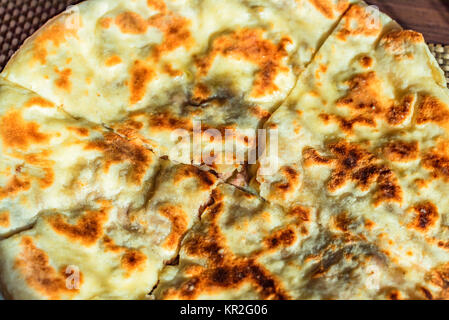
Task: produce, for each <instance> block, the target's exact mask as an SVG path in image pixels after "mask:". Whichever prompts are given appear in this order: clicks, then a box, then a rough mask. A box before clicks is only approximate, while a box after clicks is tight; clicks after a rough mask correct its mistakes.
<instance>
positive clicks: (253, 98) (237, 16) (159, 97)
mask: <svg viewBox="0 0 449 320" xmlns="http://www.w3.org/2000/svg"><path fill="white" fill-rule="evenodd" d="M349 3H350V1H346V0H326V1H316V0H307V1H306V0H303V1H296V0H295V1H294V0H283V1H257V0H251V1H241V0H230V1H218V0H202V1H181V2H180V1H172V0H166V1H162V0H150V1H147V0H138V1H124V0H122V1H110V0H91V1H87V2H85V3H82V4H80V5H79V6H76V7H74V8H72V9H71V10H70V11H68V12H66V13H64V14H62V15H61V16H59V17H57V18H55V19H54V20H52V21H51V22H50V23H49V24H47V25H46V26H45V27H44V28H43V29H41V30H40V31H39V32H38V33H37V34H36V35H35V36H33V37H32V38H31V39H30V40H28V41H27V43H26V44H25V45H24V46H23V47H22V49H21V50H20V52H19V53H17V54H16V56H15V57H14V58H13V59H12V61H11V62H10V63H9V64H8V66H7V67H6V68H5V71H4V72H3V75H4V76H5V77H6V78H8V79H9V80H11V81H13V82H16V83H19V84H21V85H23V86H25V87H27V88H29V89H32V90H34V91H36V92H38V93H39V94H40V95H42V96H43V97H46V98H47V99H49V100H51V101H54V102H55V103H57V104H58V105H61V106H62V107H63V109H64V110H65V111H67V112H68V113H70V114H71V115H73V116H76V117H81V118H85V119H88V120H91V121H93V122H96V123H105V124H107V125H108V126H109V127H111V128H114V130H116V131H117V132H119V133H120V134H122V135H124V136H126V137H128V138H139V139H141V140H142V141H143V142H144V143H145V144H146V145H147V146H149V147H150V148H151V149H152V150H153V151H154V152H155V153H156V154H157V155H159V156H170V157H171V158H172V159H173V160H176V161H178V162H183V163H188V164H190V163H191V162H192V161H193V162H198V163H200V164H201V163H205V164H207V165H210V166H211V167H213V168H214V169H216V170H217V171H219V172H220V173H224V174H229V173H230V172H232V171H233V170H235V169H236V168H239V167H240V164H241V163H240V162H244V161H245V160H248V159H247V154H246V153H247V152H248V150H250V149H252V148H253V147H254V146H255V141H254V136H255V131H256V129H258V128H259V127H261V125H262V123H263V121H265V120H266V119H267V118H268V117H269V116H270V114H271V112H272V111H273V110H274V109H275V108H276V107H277V106H278V105H279V104H280V103H281V102H282V101H283V100H284V99H285V98H286V96H287V95H288V93H289V92H290V90H291V89H292V87H293V85H294V84H295V81H296V78H297V75H298V74H299V73H300V72H302V70H303V69H304V67H305V65H306V64H307V63H308V62H309V61H310V59H311V57H312V56H313V54H314V53H315V51H316V49H317V48H318V47H319V46H320V45H321V42H322V41H323V39H325V37H326V35H327V34H328V32H329V31H330V30H331V29H332V27H333V25H334V24H335V23H336V22H337V21H338V19H339V17H340V16H341V15H342V13H343V12H344V11H345V10H346V9H347V8H348V6H349ZM195 122H201V129H199V130H200V132H204V131H206V130H207V129H215V131H214V132H215V133H217V132H218V133H220V134H221V138H222V139H224V137H225V130H226V129H228V130H231V131H234V136H233V137H234V140H235V141H236V142H235V144H236V145H237V146H236V148H239V150H243V154H244V156H243V159H242V160H240V159H237V160H236V159H235V158H236V155H235V153H236V152H233V150H232V145H231V146H230V147H229V146H228V147H226V150H229V149H230V153H229V154H226V152H225V151H223V150H220V149H223V148H224V147H223V145H222V141H217V140H215V142H214V143H209V139H210V135H211V132H207V133H204V137H203V140H204V141H205V142H204V145H203V144H201V142H200V143H199V149H200V152H199V154H195V155H194V154H192V153H193V152H192V153H191V152H190V149H191V146H192V144H193V143H195V142H194V141H193V140H194V139H193V137H192V134H193V130H194V127H195ZM176 129H183V130H185V131H186V132H187V137H188V139H184V140H182V141H181V142H179V139H178V138H179V136H178V135H176V134H174V131H175V130H176ZM200 135H201V134H200ZM212 135H213V133H212ZM247 135H249V137H247ZM179 150H181V152H180V151H179ZM186 150H187V151H186ZM182 151H184V152H182ZM201 151H203V152H201ZM194 157H199V158H198V159H196V158H194ZM236 162H237V163H236ZM198 163H196V164H198ZM229 163H230V164H229Z"/></svg>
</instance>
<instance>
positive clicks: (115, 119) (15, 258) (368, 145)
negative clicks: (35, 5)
mask: <svg viewBox="0 0 449 320" xmlns="http://www.w3.org/2000/svg"><path fill="white" fill-rule="evenodd" d="M355 2H356V1H347V0H263V1H262V0H226V1H223V0H195V1H193V0H192V1H189V0H135V1H125V0H123V1H121V0H120V1H117V0H115V1H113V0H88V1H85V2H83V3H81V4H80V5H78V6H75V7H72V8H70V9H69V10H68V11H67V12H65V13H63V14H61V15H60V16H58V17H56V18H54V19H53V20H51V21H50V22H49V23H48V24H46V25H45V26H44V27H43V28H42V29H41V30H39V31H38V32H37V33H36V34H35V35H34V36H32V37H31V38H30V39H28V40H27V41H26V43H25V44H24V46H23V47H22V48H21V49H20V50H19V51H18V52H17V53H16V54H15V56H14V57H13V59H12V60H11V61H10V62H9V64H8V65H7V67H6V68H5V70H4V71H3V72H2V73H1V74H0V97H1V99H0V122H1V123H0V160H1V161H0V239H1V240H0V288H1V290H2V292H3V294H4V295H5V297H6V298H11V299H145V298H155V299H204V298H207V299H400V298H405V299H417V298H418V299H421V298H423V299H433V298H447V297H448V293H447V286H446V282H447V281H448V280H447V278H448V276H447V275H448V273H449V271H448V270H449V252H448V248H449V234H448V224H447V223H448V221H447V213H448V212H446V211H447V210H448V208H449V202H448V201H447V200H446V197H445V194H446V193H447V191H449V173H448V166H449V165H448V163H449V156H448V155H447V154H448V152H447V150H448V148H449V139H448V131H447V127H448V125H447V124H448V121H449V93H448V90H447V88H446V85H447V84H446V81H445V78H444V74H443V72H442V71H441V70H440V68H439V67H438V64H437V62H436V61H435V59H434V58H433V56H432V55H431V53H430V51H429V49H428V47H427V45H426V44H425V42H424V39H423V37H422V35H421V34H419V33H417V32H414V31H409V30H402V28H401V27H400V26H399V25H398V24H397V23H395V22H394V21H393V20H391V19H390V18H389V17H387V16H386V15H384V14H382V13H380V12H379V11H378V10H377V9H376V8H374V7H371V6H367V5H366V4H364V3H363V2H358V1H357V2H356V3H355ZM260 129H264V130H260ZM261 133H262V135H260V134H261ZM263 134H265V135H266V137H265V136H264V135H263ZM265 138H266V141H264V140H265ZM242 155H243V156H242ZM256 160H257V161H256Z"/></svg>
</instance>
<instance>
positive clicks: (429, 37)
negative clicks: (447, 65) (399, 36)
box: [366, 0, 449, 44]
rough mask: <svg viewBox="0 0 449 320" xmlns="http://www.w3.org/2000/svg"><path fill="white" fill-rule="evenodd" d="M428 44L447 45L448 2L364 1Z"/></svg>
mask: <svg viewBox="0 0 449 320" xmlns="http://www.w3.org/2000/svg"><path fill="white" fill-rule="evenodd" d="M366 2H367V3H369V4H372V5H376V6H378V7H379V9H380V10H381V11H382V12H384V13H386V14H388V15H389V16H390V17H392V18H393V19H395V20H396V21H397V22H399V23H400V24H401V25H402V26H403V27H404V28H406V29H413V30H416V31H419V32H421V33H422V34H424V37H425V38H426V41H427V42H428V43H442V44H449V0H366Z"/></svg>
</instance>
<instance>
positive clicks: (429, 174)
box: [257, 5, 449, 298]
mask: <svg viewBox="0 0 449 320" xmlns="http://www.w3.org/2000/svg"><path fill="white" fill-rule="evenodd" d="M448 115H449V93H448V90H447V88H446V82H445V80H444V75H443V73H442V71H441V70H440V69H439V67H438V65H437V62H436V61H435V59H434V58H433V57H432V55H431V53H430V52H429V49H428V48H427V46H426V44H425V42H424V39H423V37H422V35H421V34H419V33H416V32H413V31H408V30H402V29H401V28H399V27H398V26H397V24H396V23H394V22H393V21H392V20H391V19H390V18H388V17H387V16H385V15H383V14H381V13H379V12H375V11H372V10H371V9H370V8H366V7H365V6H364V5H353V6H352V8H351V9H350V10H349V11H348V12H347V13H346V15H345V16H344V17H343V20H342V21H341V22H340V24H339V25H338V27H337V28H336V30H335V31H334V32H333V34H332V35H331V36H330V37H329V38H328V39H327V41H326V43H325V44H324V45H323V47H322V48H321V49H320V51H319V52H318V53H317V55H316V57H315V58H314V60H313V61H312V63H311V64H310V66H309V67H308V69H307V70H306V71H305V72H304V74H303V75H302V76H301V78H300V80H299V81H298V84H297V86H296V88H295V89H294V90H293V93H292V94H291V96H290V97H289V98H288V99H287V100H286V102H285V103H284V104H283V106H282V107H280V108H279V110H278V111H277V112H276V113H275V114H274V115H273V117H272V118H271V119H270V120H269V121H268V123H267V124H266V127H267V128H277V129H278V132H279V136H278V138H279V140H278V142H279V143H278V146H279V154H278V155H279V157H278V158H274V159H275V160H277V161H278V170H277V171H275V174H274V175H271V176H270V175H268V176H263V175H262V174H260V172H259V175H258V177H257V180H258V182H259V183H258V184H257V185H258V187H259V190H260V194H261V196H262V197H264V198H265V199H268V200H269V201H271V202H273V203H278V204H281V205H282V206H283V207H286V208H289V207H290V206H291V205H292V204H294V203H296V202H298V201H299V202H301V203H303V204H304V205H314V206H316V207H317V208H318V209H319V210H320V212H321V214H320V224H321V225H323V226H331V225H332V224H333V221H339V220H341V221H342V223H343V224H342V230H343V231H344V232H343V233H344V234H349V235H354V234H357V233H362V234H363V237H365V238H366V239H367V241H368V242H370V243H372V244H374V245H375V248H376V250H377V251H379V252H382V253H383V254H384V255H385V256H386V257H388V258H389V259H390V260H391V261H393V262H395V263H396V264H397V265H398V267H399V268H401V270H402V271H401V272H403V277H402V279H403V281H404V282H403V284H401V285H399V286H396V285H394V286H392V288H391V289H392V290H393V291H394V292H395V294H392V295H391V297H398V298H401V297H402V298H414V297H424V298H426V297H427V298H429V297H433V298H442V297H446V296H447V292H446V291H447V290H446V289H445V286H444V285H443V283H444V281H443V279H444V277H445V270H447V261H449V256H448V251H447V248H448V246H447V242H448V240H449V239H448V233H447V217H446V216H447V208H448V207H449V203H448V201H447V197H446V194H447V192H448V191H449V184H448V176H447V170H446V169H445V168H446V167H447V163H448V162H447V161H448V154H447V150H448V149H447V146H448V131H447V124H448V120H449V118H448ZM275 156H276V155H275ZM342 274H344V273H343V270H342ZM382 274H383V273H382ZM385 274H388V272H386V273H385ZM322 276H323V277H326V276H327V273H324V274H323V275H322ZM379 297H383V296H379Z"/></svg>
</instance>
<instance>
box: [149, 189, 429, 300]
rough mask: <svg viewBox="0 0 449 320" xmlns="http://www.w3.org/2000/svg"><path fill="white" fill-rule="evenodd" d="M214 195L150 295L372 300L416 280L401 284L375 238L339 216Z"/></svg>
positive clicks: (227, 192)
mask: <svg viewBox="0 0 449 320" xmlns="http://www.w3.org/2000/svg"><path fill="white" fill-rule="evenodd" d="M213 200H214V203H213V205H211V206H210V207H209V208H208V209H207V210H206V211H205V213H204V214H203V215H202V218H201V223H200V224H199V225H197V226H195V227H194V228H193V229H192V231H190V232H189V233H188V235H187V236H186V238H185V240H184V241H183V243H182V249H181V252H180V258H179V265H178V266H168V267H167V268H166V269H165V270H164V272H163V273H162V275H161V279H160V283H159V285H158V287H157V288H156V290H155V292H154V294H155V297H156V298H157V299H375V298H386V297H388V295H389V294H391V293H392V292H393V288H397V287H398V286H401V287H402V288H407V289H410V291H411V292H414V291H415V288H414V285H417V284H419V282H406V283H405V284H404V278H403V275H402V271H403V270H402V269H401V268H399V267H398V266H397V265H396V263H395V262H394V261H393V260H392V259H390V258H389V257H388V256H387V255H386V254H385V253H383V252H381V251H379V248H378V247H377V246H376V244H375V243H374V242H370V241H369V240H368V239H366V238H364V237H363V234H362V233H360V234H358V233H357V232H355V231H354V234H349V233H346V232H345V230H344V229H341V228H344V226H345V221H344V219H341V220H335V223H334V224H332V225H321V224H320V223H319V220H320V218H319V216H320V215H321V214H328V210H327V209H326V210H323V211H322V212H320V211H318V209H316V208H311V207H306V206H303V205H301V204H299V203H297V204H295V206H292V207H291V208H290V209H289V210H286V209H283V208H282V207H280V206H278V205H270V204H268V203H267V202H265V201H263V200H261V199H260V198H258V197H256V196H253V195H249V194H246V193H244V192H242V191H240V190H238V189H236V188H235V187H232V186H229V185H220V186H219V187H218V188H217V189H216V190H215V191H214V196H213ZM351 230H352V229H351ZM361 230H363V229H361ZM421 280H422V279H421ZM415 296H418V294H416V295H415Z"/></svg>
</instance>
